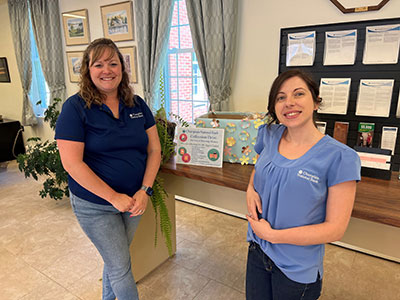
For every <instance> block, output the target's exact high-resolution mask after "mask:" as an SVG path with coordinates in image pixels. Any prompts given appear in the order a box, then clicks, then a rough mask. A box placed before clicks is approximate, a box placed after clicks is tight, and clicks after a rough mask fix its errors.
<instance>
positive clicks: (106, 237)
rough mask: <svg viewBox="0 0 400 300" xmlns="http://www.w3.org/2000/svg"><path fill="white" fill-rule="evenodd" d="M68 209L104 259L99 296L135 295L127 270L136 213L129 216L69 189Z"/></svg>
mask: <svg viewBox="0 0 400 300" xmlns="http://www.w3.org/2000/svg"><path fill="white" fill-rule="evenodd" d="M70 198H71V205H72V209H73V211H74V213H75V215H76V217H77V219H78V222H79V224H80V226H81V227H82V229H83V231H84V232H85V233H86V235H87V236H88V238H89V239H90V240H91V241H92V243H93V244H94V245H95V246H96V248H97V250H98V251H99V253H100V255H101V256H102V258H103V261H104V269H103V298H102V299H103V300H114V299H115V298H116V297H117V298H118V300H135V299H139V298H138V292H137V288H136V283H135V280H134V279H133V275H132V270H131V258H130V253H129V245H130V244H131V242H132V240H133V235H134V234H135V231H136V228H137V226H138V223H139V220H140V216H135V217H130V215H131V214H130V213H127V212H125V213H121V212H120V211H118V210H117V209H116V208H115V207H114V206H111V205H101V204H95V203H92V202H89V201H86V200H84V199H81V198H79V197H77V196H75V195H74V194H72V193H71V192H70Z"/></svg>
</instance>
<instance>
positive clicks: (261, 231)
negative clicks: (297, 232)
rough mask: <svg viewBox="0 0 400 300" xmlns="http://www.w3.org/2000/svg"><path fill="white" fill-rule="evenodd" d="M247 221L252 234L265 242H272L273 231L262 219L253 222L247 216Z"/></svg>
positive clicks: (252, 219)
mask: <svg viewBox="0 0 400 300" xmlns="http://www.w3.org/2000/svg"><path fill="white" fill-rule="evenodd" d="M246 218H247V220H248V221H249V223H250V226H251V229H253V231H254V233H255V234H256V235H257V236H258V237H259V238H260V239H263V240H266V241H268V242H270V243H273V242H274V238H273V236H274V233H275V230H274V229H272V227H271V225H270V224H269V223H268V222H267V221H266V220H264V219H259V220H255V219H254V218H251V217H249V216H246Z"/></svg>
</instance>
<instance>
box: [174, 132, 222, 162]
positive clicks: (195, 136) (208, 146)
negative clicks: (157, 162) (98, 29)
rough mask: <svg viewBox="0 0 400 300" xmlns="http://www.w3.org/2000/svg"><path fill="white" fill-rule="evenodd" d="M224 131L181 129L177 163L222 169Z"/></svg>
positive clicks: (178, 140)
mask: <svg viewBox="0 0 400 300" xmlns="http://www.w3.org/2000/svg"><path fill="white" fill-rule="evenodd" d="M223 145H224V130H223V129H216V128H192V127H190V128H187V127H179V128H178V136H177V148H176V152H177V156H176V163H180V164H186V165H197V166H206V167H217V168H222V161H223V154H224V153H223Z"/></svg>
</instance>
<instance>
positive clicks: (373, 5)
mask: <svg viewBox="0 0 400 300" xmlns="http://www.w3.org/2000/svg"><path fill="white" fill-rule="evenodd" d="M329 1H330V2H332V3H333V5H335V6H336V7H337V8H338V9H339V10H340V11H341V12H342V13H344V14H348V13H359V12H366V11H373V10H380V9H381V8H382V7H383V6H384V5H385V4H386V3H388V2H389V1H390V0H376V1H371V0H358V1H354V0H329ZM354 3H356V6H355V5H354Z"/></svg>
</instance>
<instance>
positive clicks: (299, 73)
mask: <svg viewBox="0 0 400 300" xmlns="http://www.w3.org/2000/svg"><path fill="white" fill-rule="evenodd" d="M292 77H299V78H300V79H302V80H303V81H304V82H305V83H306V84H307V87H308V89H309V90H310V92H311V95H312V98H313V101H314V103H315V104H317V105H320V104H321V102H322V98H321V97H319V86H318V85H317V84H316V83H315V81H314V80H313V78H312V77H311V75H310V74H308V73H306V72H304V71H303V70H300V69H293V70H289V71H286V72H283V73H281V74H279V76H278V77H276V78H275V80H274V82H273V83H272V86H271V90H270V92H269V97H268V115H270V116H271V121H270V122H269V123H268V125H270V124H272V123H274V122H276V121H278V122H279V120H278V118H277V116H276V113H275V103H276V100H277V97H278V93H279V90H280V89H281V86H282V84H283V83H284V82H285V81H286V80H288V79H290V78H292ZM314 123H315V115H314Z"/></svg>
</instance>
